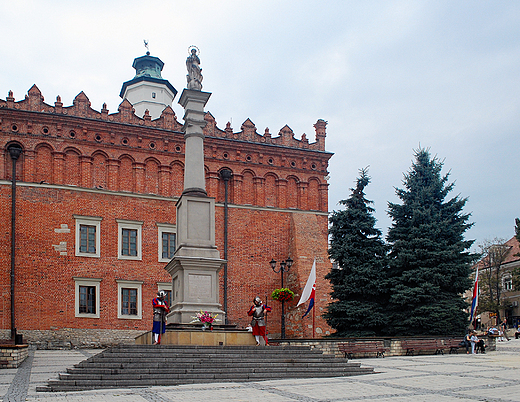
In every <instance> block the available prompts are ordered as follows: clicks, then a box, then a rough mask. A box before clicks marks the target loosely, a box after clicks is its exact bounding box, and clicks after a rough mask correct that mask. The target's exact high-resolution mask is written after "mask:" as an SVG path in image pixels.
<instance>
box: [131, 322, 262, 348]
mask: <svg viewBox="0 0 520 402" xmlns="http://www.w3.org/2000/svg"><path fill="white" fill-rule="evenodd" d="M135 343H136V344H137V345H151V344H152V343H153V334H152V332H151V331H150V332H146V333H144V334H142V335H140V336H138V337H137V338H136V339H135ZM161 345H196V346H247V345H251V346H254V345H256V341H255V337H254V336H253V334H252V333H251V332H249V331H247V330H245V329H237V328H235V326H233V325H214V326H213V330H210V329H209V328H208V329H206V330H203V329H202V325H201V324H174V325H172V324H168V325H167V326H166V332H165V333H164V334H163V335H162V336H161Z"/></svg>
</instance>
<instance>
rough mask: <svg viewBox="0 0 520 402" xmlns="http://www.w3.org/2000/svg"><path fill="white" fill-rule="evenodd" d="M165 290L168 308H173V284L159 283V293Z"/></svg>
mask: <svg viewBox="0 0 520 402" xmlns="http://www.w3.org/2000/svg"><path fill="white" fill-rule="evenodd" d="M159 290H164V291H165V292H166V303H167V304H168V307H171V306H172V283H171V282H157V291H159Z"/></svg>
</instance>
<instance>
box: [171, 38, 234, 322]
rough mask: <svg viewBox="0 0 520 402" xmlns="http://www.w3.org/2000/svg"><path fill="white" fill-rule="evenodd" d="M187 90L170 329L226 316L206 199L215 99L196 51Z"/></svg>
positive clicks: (211, 204)
mask: <svg viewBox="0 0 520 402" xmlns="http://www.w3.org/2000/svg"><path fill="white" fill-rule="evenodd" d="M186 66H187V68H188V75H187V80H188V85H187V88H186V89H184V91H183V92H182V95H181V97H180V99H179V104H181V106H182V107H183V108H184V122H185V123H184V126H183V131H184V140H185V165H184V191H183V192H182V196H181V198H180V199H179V201H178V202H177V250H176V251H175V255H174V257H173V259H172V260H171V261H170V262H169V263H168V265H167V266H166V267H165V269H166V270H167V271H168V273H169V274H170V275H171V276H172V307H171V310H170V313H169V314H168V323H182V324H186V323H189V322H190V321H191V319H192V317H193V316H194V315H195V314H196V313H198V312H200V311H201V310H202V311H207V312H209V313H211V314H219V317H218V318H219V319H221V320H222V321H220V322H221V323H224V322H225V312H224V311H222V308H221V305H220V303H219V277H218V273H219V271H220V269H221V268H222V266H223V264H224V262H225V261H224V260H222V259H220V253H219V251H218V250H217V247H216V246H215V199H213V198H210V197H208V196H207V193H206V181H205V175H204V134H203V131H202V128H203V127H204V126H205V124H206V122H205V121H204V106H205V105H206V102H207V101H208V99H209V97H210V96H211V93H209V92H202V74H201V71H202V69H201V68H200V59H199V57H198V55H197V49H196V48H192V49H191V54H190V56H189V57H188V58H187V60H186Z"/></svg>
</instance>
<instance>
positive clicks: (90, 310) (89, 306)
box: [73, 277, 101, 318]
mask: <svg viewBox="0 0 520 402" xmlns="http://www.w3.org/2000/svg"><path fill="white" fill-rule="evenodd" d="M73 279H74V282H75V289H76V291H75V293H76V297H75V303H74V304H75V307H74V309H75V316H76V317H83V318H99V283H100V282H101V279H98V278H78V277H74V278H73Z"/></svg>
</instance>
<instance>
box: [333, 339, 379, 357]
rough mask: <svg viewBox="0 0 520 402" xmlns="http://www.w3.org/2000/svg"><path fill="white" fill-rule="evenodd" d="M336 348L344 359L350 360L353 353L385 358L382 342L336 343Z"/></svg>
mask: <svg viewBox="0 0 520 402" xmlns="http://www.w3.org/2000/svg"><path fill="white" fill-rule="evenodd" d="M338 348H339V351H340V352H341V353H343V354H344V355H345V358H348V359H352V356H354V354H355V353H375V354H376V357H379V356H381V357H385V352H386V348H385V346H384V343H383V341H351V342H345V343H338Z"/></svg>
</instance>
